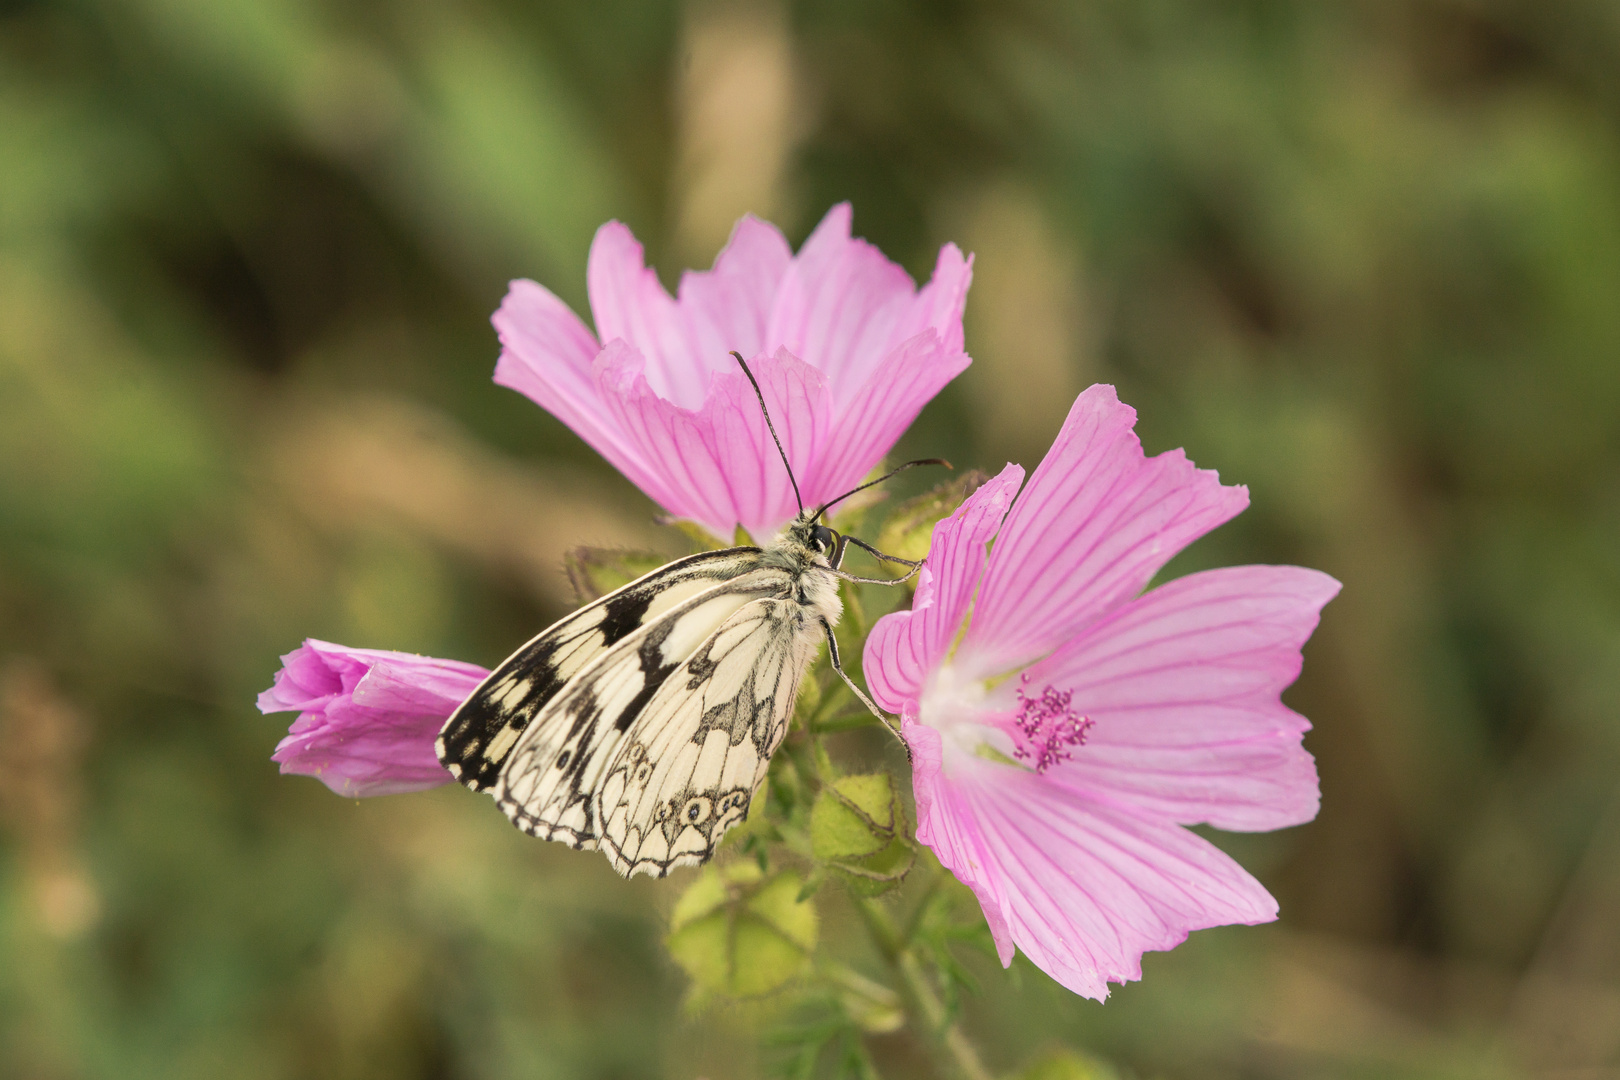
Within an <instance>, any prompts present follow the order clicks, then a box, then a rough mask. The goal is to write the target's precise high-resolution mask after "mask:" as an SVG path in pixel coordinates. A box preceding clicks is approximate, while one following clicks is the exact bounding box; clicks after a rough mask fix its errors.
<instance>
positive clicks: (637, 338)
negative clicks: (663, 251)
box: [585, 221, 714, 409]
mask: <svg viewBox="0 0 1620 1080" xmlns="http://www.w3.org/2000/svg"><path fill="white" fill-rule="evenodd" d="M585 284H586V288H587V289H588V290H589V292H590V295H591V316H592V317H593V318H594V319H595V321H596V335H597V337H599V338H600V339H601V340H602V344H603V345H609V344H612V343H613V342H614V341H615V340H619V341H623V342H625V343H627V344H629V345H633V346H634V347H635V348H636V349H637V350H638V351H639V352H640V353H641V355H642V357H643V358H644V359H645V361H646V369H645V371H644V374H645V376H646V379H647V383H648V385H650V386H651V387H652V389H653V392H654V393H656V394H658V395H659V396H660V397H662V398H665V399H667V400H669V401H672V402H674V403H675V404H677V405H679V406H681V407H683V408H687V409H695V408H697V406H698V405H699V403H701V402H702V401H703V394H704V391H705V390H706V389H707V388H708V375H709V372H710V371H712V370H714V369H713V367H712V366H711V365H710V364H706V363H704V362H703V358H701V357H699V356H698V353H697V343H696V342H695V341H693V340H692V334H691V331H690V329H689V328H688V326H687V321H686V318H685V316H684V314H683V313H682V311H681V309H680V307H679V306H677V305H676V303H675V298H674V297H672V296H670V295H669V293H668V292H667V291H665V289H664V286H663V283H662V282H660V281H659V280H658V274H657V272H656V271H654V270H653V269H652V268H651V267H649V266H647V265H646V256H645V254H644V252H643V251H642V247H641V244H640V243H639V242H637V240H636V238H635V237H634V236H633V235H631V232H630V230H629V229H628V228H627V227H626V226H624V225H622V224H620V223H619V222H617V221H610V222H608V223H607V224H606V225H603V226H602V227H601V228H600V229H597V230H596V239H595V240H594V241H592V243H591V255H590V260H589V262H588V264H587V265H586V268H585Z"/></svg>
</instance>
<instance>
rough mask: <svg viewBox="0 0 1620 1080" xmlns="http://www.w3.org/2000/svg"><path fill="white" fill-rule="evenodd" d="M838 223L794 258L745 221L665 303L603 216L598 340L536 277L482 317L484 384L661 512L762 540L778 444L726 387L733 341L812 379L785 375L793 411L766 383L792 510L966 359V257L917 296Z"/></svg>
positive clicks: (776, 494)
mask: <svg viewBox="0 0 1620 1080" xmlns="http://www.w3.org/2000/svg"><path fill="white" fill-rule="evenodd" d="M850 218H851V214H850V208H849V206H848V205H847V204H845V205H841V206H836V207H834V208H833V209H832V210H831V211H829V212H828V214H827V216H826V218H825V219H823V221H822V223H821V225H820V226H818V227H817V229H816V231H815V233H814V234H812V236H811V237H810V239H809V240H808V241H806V243H805V245H804V247H803V248H802V249H801V250H800V252H799V253H798V255H797V256H795V255H794V254H793V253H792V251H791V249H790V248H789V246H788V244H787V241H786V240H785V239H784V238H783V236H782V234H781V233H780V232H779V231H778V230H777V229H776V227H775V226H773V225H771V224H769V223H767V222H763V221H760V220H758V219H756V218H752V217H747V218H744V219H742V220H741V221H739V222H738V224H737V227H736V229H735V230H734V231H733V232H732V236H731V240H730V242H729V243H728V244H727V245H726V247H725V249H724V250H723V251H722V252H721V253H720V254H719V256H717V257H716V259H715V263H714V267H713V269H711V270H709V271H707V272H699V273H687V274H686V275H684V276H683V277H682V279H681V287H680V290H679V295H678V297H671V296H670V295H669V293H668V292H667V291H666V290H665V289H664V287H663V285H662V284H661V283H660V281H659V280H658V277H657V275H656V274H655V273H654V272H653V271H652V270H651V269H649V268H648V267H647V265H646V256H645V252H644V250H643V249H642V246H641V245H640V244H639V243H637V242H636V239H635V237H634V236H632V235H631V233H630V230H629V229H627V228H626V227H625V226H623V225H622V224H620V223H618V222H609V223H607V224H606V225H604V226H602V228H600V229H599V230H597V234H596V239H595V241H594V242H593V243H592V245H591V256H590V262H589V266H588V267H587V279H588V280H587V285H588V288H589V292H590V297H591V309H592V312H593V314H594V316H595V320H596V330H597V333H596V335H595V336H593V335H592V334H591V332H590V331H589V330H588V329H586V327H585V325H584V324H583V323H582V322H580V321H579V319H577V318H575V317H574V315H573V314H572V313H571V312H569V311H568V309H567V308H566V307H564V306H563V305H562V304H561V302H560V301H558V300H557V298H556V297H555V296H553V295H551V294H550V293H549V292H547V291H546V290H544V289H542V288H541V287H540V286H538V285H535V284H534V283H533V282H514V283H513V285H512V291H511V293H510V294H509V295H508V296H507V298H506V301H505V302H504V303H503V304H502V306H501V310H500V311H499V312H497V313H496V316H495V325H496V327H497V329H498V330H499V331H500V334H501V342H502V345H503V350H502V353H501V359H500V362H499V363H498V364H497V366H496V371H495V378H496V381H497V382H499V383H501V384H502V385H504V386H510V387H512V388H514V389H516V390H518V391H520V392H521V393H523V394H526V395H527V396H528V397H530V398H531V399H533V400H534V401H535V402H537V403H538V404H540V405H541V406H543V407H544V408H546V409H548V410H550V411H552V412H553V413H555V414H556V415H557V416H558V417H559V418H560V419H562V420H563V421H564V422H565V423H567V424H568V425H569V426H570V427H572V428H574V429H575V430H576V431H577V432H578V433H579V434H580V436H581V437H582V438H584V439H585V440H586V441H587V442H589V443H590V444H591V445H592V446H593V447H595V448H596V449H597V450H598V451H599V452H600V453H601V454H602V456H603V457H605V458H607V459H608V461H610V462H612V464H613V465H614V466H615V467H616V468H618V469H619V470H620V471H621V472H623V473H624V474H625V476H627V477H628V478H629V479H630V480H631V481H633V482H634V483H635V484H636V485H637V486H638V487H640V488H641V489H642V490H643V491H645V492H646V493H647V494H648V495H649V496H650V497H652V498H653V499H654V500H655V501H657V502H658V503H660V504H661V505H662V506H663V507H664V509H666V510H668V511H669V512H670V513H672V514H674V515H676V516H678V517H690V518H692V519H693V520H696V521H700V522H702V523H703V524H704V525H705V527H707V528H709V529H710V530H711V531H713V532H714V533H715V535H716V536H719V537H721V538H724V539H730V538H731V536H732V535H733V533H734V532H735V530H736V527H737V526H738V525H739V524H740V525H742V526H744V527H745V528H747V529H748V530H749V531H750V532H751V533H753V534H754V535H756V536H759V537H760V538H761V539H763V538H764V537H766V536H770V535H772V534H774V533H776V532H777V531H778V530H779V529H780V528H781V527H782V526H783V525H785V524H786V523H787V522H788V521H789V520H790V519H791V518H792V516H793V515H794V513H796V512H797V509H798V507H797V504H795V503H792V502H791V501H790V500H789V498H788V496H789V494H790V493H791V485H789V484H788V482H787V476H786V473H785V471H782V470H781V469H780V463H779V459H778V458H777V457H776V454H775V448H774V447H772V446H771V445H770V444H769V442H768V441H767V442H765V443H763V444H761V443H759V441H758V440H757V439H756V438H755V437H754V435H755V433H756V432H758V431H763V430H764V427H763V423H756V421H758V420H759V417H758V403H757V402H756V401H754V400H753V399H752V397H751V395H746V394H742V393H739V392H738V391H739V388H740V387H742V386H744V385H745V384H744V383H743V382H742V381H741V380H739V379H737V378H736V376H737V368H736V367H735V365H734V361H733V360H732V358H731V355H730V354H731V352H732V351H733V350H735V351H737V352H740V353H741V354H742V355H743V356H744V357H745V358H748V359H749V361H750V363H751V364H756V363H758V364H763V363H765V361H761V360H760V359H759V358H760V357H772V358H775V357H780V356H783V355H791V356H792V357H796V358H797V359H796V360H795V361H794V362H795V363H802V364H803V365H804V366H806V367H807V368H808V370H810V371H813V372H814V373H815V375H814V377H811V376H808V375H805V374H802V373H800V374H792V373H791V372H790V374H789V375H788V376H787V378H788V380H789V381H790V382H793V383H795V385H793V386H789V387H786V388H785V389H784V388H781V387H778V392H780V393H782V394H785V395H786V397H787V398H789V399H791V400H794V401H797V402H799V404H798V405H797V406H795V407H794V409H795V410H796V411H795V412H794V415H791V416H783V415H778V414H777V413H776V412H775V408H776V404H775V403H774V402H773V401H772V399H771V394H772V393H773V391H772V390H771V389H769V388H767V389H766V400H767V402H768V403H769V404H770V407H771V408H772V419H773V420H774V421H775V422H776V425H777V428H778V430H779V431H780V430H782V429H783V428H784V427H791V428H794V429H795V430H794V432H793V436H792V438H791V439H789V438H787V437H786V436H784V443H792V445H789V446H787V450H788V456H789V460H790V461H791V462H792V464H793V469H794V474H795V476H797V478H798V481H799V487H800V489H801V491H802V492H803V493H804V500H805V503H806V505H807V506H808V505H814V504H817V503H820V502H825V501H827V500H828V499H832V498H835V497H837V496H838V495H841V494H843V493H844V492H846V491H848V490H849V489H850V488H851V487H853V486H854V485H855V484H857V483H859V481H860V480H861V479H862V478H863V477H864V476H865V475H866V474H867V473H868V472H869V471H870V470H871V469H872V468H873V467H874V466H876V465H877V464H878V463H879V462H880V461H881V460H882V458H883V455H884V454H885V453H887V452H888V450H889V448H890V447H891V446H892V445H893V444H894V442H895V440H896V439H897V438H899V436H900V434H901V433H902V432H903V431H904V429H905V428H906V426H907V425H909V424H910V423H911V421H912V420H913V419H914V418H915V417H916V415H917V413H918V411H919V410H921V408H922V407H923V405H925V404H926V403H927V401H928V399H929V398H931V397H933V396H934V395H935V394H936V393H938V392H939V390H940V388H941V387H942V386H944V384H945V383H947V382H949V381H950V380H951V379H952V378H954V377H955V376H956V375H957V374H958V373H960V372H961V370H962V369H963V368H964V367H966V366H967V364H968V363H969V360H968V357H967V355H966V354H965V353H964V352H963V351H962V310H963V306H964V304H965V303H966V297H967V289H968V286H969V284H970V283H971V281H972V277H973V273H972V260H971V259H968V258H965V257H964V256H963V255H962V253H961V251H959V250H958V249H957V248H956V247H955V246H954V245H946V246H945V247H944V248H943V249H941V251H940V254H939V259H938V262H937V265H936V268H935V271H934V278H933V280H931V281H930V282H929V283H928V285H927V286H925V287H924V288H923V289H922V290H921V291H919V290H917V288H916V287H915V285H914V284H913V283H912V280H911V278H910V277H909V276H908V275H907V274H906V272H905V271H904V270H903V269H901V268H900V267H899V266H897V265H895V264H894V263H892V262H890V261H889V260H888V259H886V258H885V257H884V256H883V254H882V252H880V251H878V250H877V248H875V247H873V246H872V245H871V244H868V243H867V242H866V241H864V240H857V239H854V238H852V237H851V235H850ZM598 341H599V342H600V347H599V346H598ZM790 367H791V365H790ZM756 374H760V373H759V372H756ZM760 381H761V383H762V384H764V383H765V382H767V381H768V380H767V378H766V376H765V375H764V374H760ZM665 406H667V408H666V407H665ZM728 410H729V412H731V413H735V414H736V415H729V414H726V413H727V412H728ZM723 414H725V415H723ZM744 414H747V415H744ZM756 450H758V451H763V452H758V453H755V452H753V451H756ZM745 452H746V453H745ZM773 472H774V473H775V475H772V473H773ZM730 515H736V516H730Z"/></svg>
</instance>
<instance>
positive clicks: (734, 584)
mask: <svg viewBox="0 0 1620 1080" xmlns="http://www.w3.org/2000/svg"><path fill="white" fill-rule="evenodd" d="M753 566H754V568H753V569H751V570H749V571H748V572H746V573H744V574H741V575H739V576H736V577H733V578H731V579H729V580H724V581H720V582H718V583H715V582H710V583H709V584H708V586H707V587H706V588H704V589H703V590H701V591H698V592H697V593H695V595H692V596H690V597H689V598H687V599H684V600H682V601H680V602H679V603H676V604H675V605H674V606H673V607H669V608H668V609H667V610H664V611H662V612H659V613H657V614H656V615H654V616H653V617H650V618H648V619H647V620H646V621H644V622H643V623H642V625H641V626H640V627H638V628H637V629H636V630H635V631H633V632H632V633H630V634H629V635H627V636H626V637H624V638H623V639H621V640H619V641H618V642H617V643H616V644H614V645H612V646H610V647H608V648H606V649H604V650H602V651H601V653H600V655H599V656H598V657H597V658H596V659H595V660H593V661H592V662H590V663H589V664H588V665H586V666H585V667H584V668H583V669H581V670H580V671H578V672H577V673H576V674H575V675H574V676H573V677H572V678H571V679H570V680H569V681H568V682H567V683H566V684H565V685H564V687H563V688H562V690H561V691H559V692H558V693H557V694H556V695H555V696H554V697H553V698H552V699H551V700H550V701H549V702H548V703H547V704H546V705H545V706H544V707H543V708H542V709H540V710H539V712H538V713H537V714H536V715H535V716H534V718H533V719H532V720H531V721H530V722H529V724H528V726H527V727H526V728H525V729H524V730H523V732H522V735H521V736H520V737H518V738H517V739H516V740H515V742H514V745H513V747H512V749H511V751H510V755H509V756H508V757H507V759H506V763H505V766H504V767H503V768H502V770H501V773H500V776H499V778H498V780H497V781H496V783H495V785H494V791H493V793H494V796H495V801H496V802H497V803H498V804H499V805H500V807H501V809H502V810H503V811H505V812H506V815H507V816H508V817H510V818H511V819H512V823H513V824H514V825H516V826H517V827H518V828H520V829H522V830H523V831H524V832H527V833H530V834H532V835H534V836H538V837H540V838H541V839H545V840H557V841H560V842H562V843H565V844H568V845H569V846H571V847H576V848H584V849H586V850H590V849H593V848H595V847H596V846H597V842H598V839H599V838H600V835H601V829H600V822H601V817H600V813H599V807H598V800H597V799H596V794H597V791H598V789H599V788H600V787H601V786H602V784H603V781H604V779H605V778H606V776H607V774H608V772H609V769H608V766H609V764H610V763H612V762H613V761H615V760H616V758H617V756H618V754H619V751H620V749H621V748H622V747H623V746H625V745H627V744H626V738H627V733H628V732H629V731H630V730H631V729H632V727H634V726H636V723H637V719H638V717H640V716H641V715H642V714H643V713H644V712H645V710H646V709H647V707H648V706H649V705H650V704H651V703H652V702H653V701H654V700H656V699H657V697H658V695H659V693H660V692H661V690H662V689H663V688H664V687H665V686H666V684H667V683H668V680H669V679H670V677H671V676H672V675H674V674H675V673H676V672H678V671H680V670H681V669H682V668H685V667H687V665H688V662H689V660H691V659H692V658H693V657H695V656H696V655H699V654H703V653H704V650H705V649H707V648H708V646H709V645H710V644H711V642H712V640H713V639H714V638H716V637H717V636H719V634H720V633H721V632H722V631H723V630H724V628H725V627H726V626H727V625H728V624H729V622H730V620H731V619H732V618H733V616H735V615H736V614H737V613H738V612H739V611H740V610H741V609H743V608H745V607H748V606H750V605H751V604H753V603H755V602H757V601H760V600H765V599H770V598H780V597H784V596H786V595H787V593H788V592H789V590H790V587H791V584H792V578H791V577H790V576H789V575H788V574H787V573H786V572H785V571H783V570H781V569H777V568H771V567H762V566H759V565H758V560H755V561H754V563H753ZM687 670H688V679H690V677H691V674H692V669H690V668H687ZM773 749H774V747H773Z"/></svg>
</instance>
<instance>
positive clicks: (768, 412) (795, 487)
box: [731, 352, 826, 521]
mask: <svg viewBox="0 0 1620 1080" xmlns="http://www.w3.org/2000/svg"><path fill="white" fill-rule="evenodd" d="M731 355H732V356H735V357H736V358H737V363H739V364H741V365H742V369H743V374H744V375H746V376H748V381H749V382H750V383H752V384H753V386H754V396H755V397H757V398H759V411H760V412H762V413H764V414H765V427H766V429H767V430H768V431H770V433H771V441H772V442H774V443H775V444H776V452H777V453H778V454H781V455H782V465H783V466H784V467H785V468H786V469H787V474H788V483H790V484H792V485H793V501H794V502H796V503H798V504H799V516H800V517H803V516H804V499H803V498H801V497H800V496H799V482H798V481H797V480H795V479H794V478H793V466H792V465H789V464H788V456H787V451H786V450H784V449H782V440H781V439H779V438H777V437H776V425H775V424H773V423H771V410H769V409H767V408H766V407H765V393H764V391H762V390H761V389H760V388H759V380H758V379H756V378H754V373H753V372H752V371H749V370H748V361H746V360H744V359H743V358H742V353H740V352H733V353H732V354H731ZM822 509H826V508H825V507H823V508H822ZM820 516H821V514H820V512H819V511H818V512H817V513H816V517H820ZM810 520H812V521H814V520H815V518H811V519H810Z"/></svg>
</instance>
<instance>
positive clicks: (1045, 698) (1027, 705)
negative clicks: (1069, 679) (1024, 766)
mask: <svg viewBox="0 0 1620 1080" xmlns="http://www.w3.org/2000/svg"><path fill="white" fill-rule="evenodd" d="M1019 683H1020V685H1019V687H1018V714H1017V715H1016V716H1014V717H1013V725H1014V726H1015V727H1017V729H1018V734H1019V736H1020V737H1019V738H1018V740H1017V742H1018V747H1017V749H1015V750H1014V751H1013V757H1015V758H1017V759H1018V760H1020V761H1027V762H1030V763H1031V764H1033V765H1034V767H1035V771H1036V772H1037V773H1044V772H1045V771H1046V770H1047V769H1050V768H1051V767H1052V766H1053V765H1056V764H1057V763H1058V762H1060V761H1067V760H1069V759H1070V758H1071V757H1073V756H1074V748H1075V747H1077V746H1084V745H1085V742H1086V732H1088V731H1090V730H1091V726H1092V719H1091V717H1089V716H1081V715H1080V714H1079V713H1078V712H1076V711H1075V710H1074V709H1073V708H1072V707H1071V706H1070V705H1069V701H1070V699H1072V698H1073V697H1074V691H1073V690H1059V689H1057V688H1056V687H1054V686H1048V687H1047V688H1046V689H1045V690H1042V691H1041V693H1040V696H1039V697H1031V696H1030V695H1029V694H1028V693H1027V692H1026V691H1025V689H1024V688H1025V687H1026V686H1028V685H1029V673H1028V672H1025V673H1024V675H1023V676H1022V677H1021V678H1020V679H1019Z"/></svg>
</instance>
